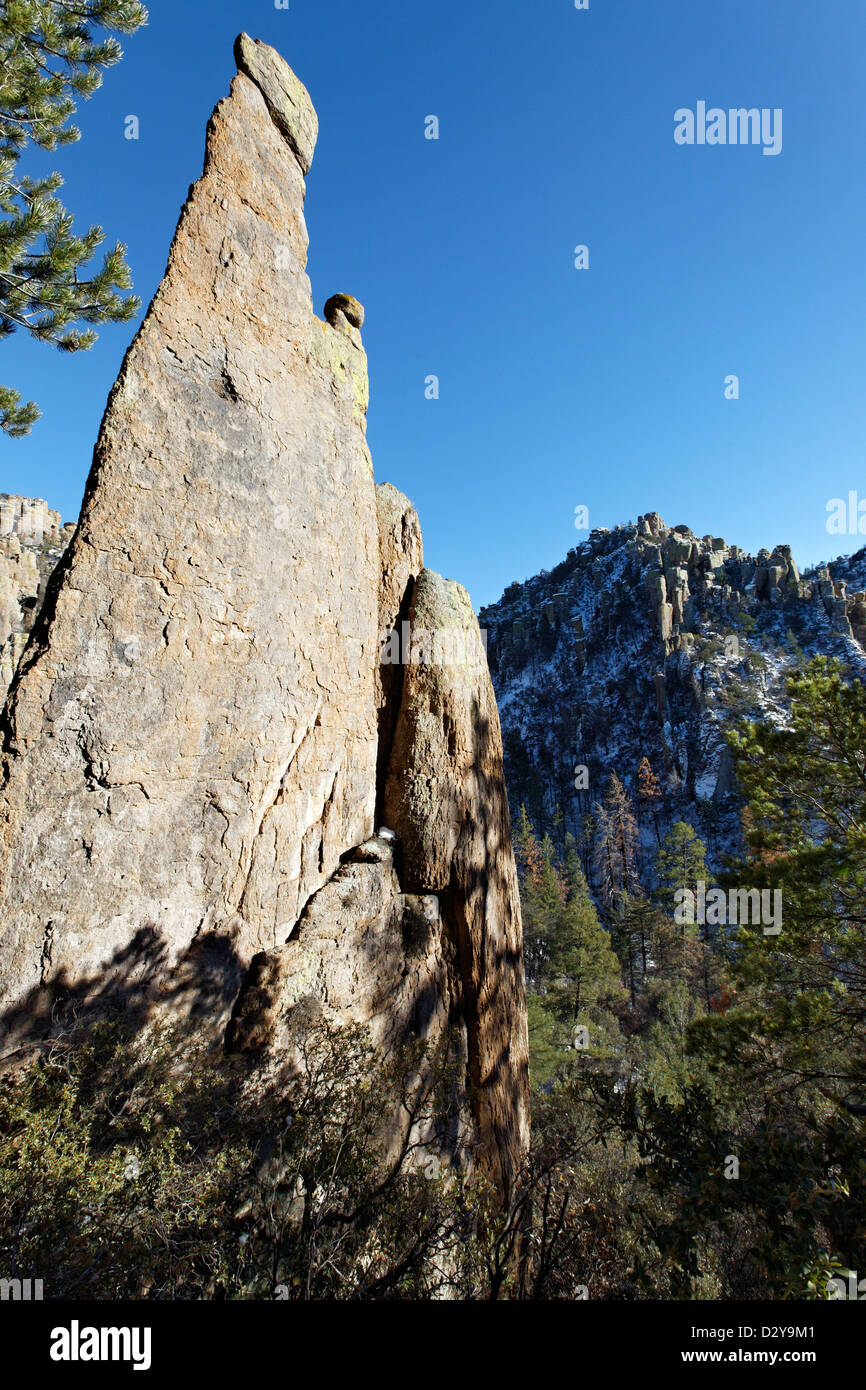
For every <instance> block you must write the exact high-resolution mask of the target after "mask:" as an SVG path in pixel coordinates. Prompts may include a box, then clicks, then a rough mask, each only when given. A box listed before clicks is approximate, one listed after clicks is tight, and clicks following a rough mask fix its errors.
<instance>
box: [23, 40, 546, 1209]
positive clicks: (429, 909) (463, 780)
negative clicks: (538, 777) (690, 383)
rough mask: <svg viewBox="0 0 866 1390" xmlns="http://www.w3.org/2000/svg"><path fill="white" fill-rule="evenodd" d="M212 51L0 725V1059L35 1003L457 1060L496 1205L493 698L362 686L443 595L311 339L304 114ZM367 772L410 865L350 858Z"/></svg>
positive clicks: (266, 63)
mask: <svg viewBox="0 0 866 1390" xmlns="http://www.w3.org/2000/svg"><path fill="white" fill-rule="evenodd" d="M235 52H236V58H237V63H238V69H239V70H238V74H237V76H236V77H235V78H234V79H233V81H232V84H231V90H230V93H229V95H228V96H227V97H226V98H225V99H224V100H222V101H220V102H219V104H218V105H217V107H216V109H215V111H214V113H213V115H212V117H211V120H210V123H209V125H208V131H207V143H206V152H205V162H204V172H203V174H202V176H201V178H200V179H199V180H198V182H197V183H196V184H195V185H194V186H193V188H192V189H191V191H190V195H189V199H188V201H187V203H186V205H185V207H184V208H183V210H182V212H181V216H180V221H179V223H178V227H177V231H176V234H175V238H174V241H173V243H172V247H171V251H170V255H169V260H168V267H167V270H166V274H165V277H164V279H163V281H162V283H161V285H160V286H159V289H158V290H157V293H156V295H155V297H154V299H153V302H152V303H151V305H150V308H149V310H148V312H147V315H146V317H145V319H144V322H143V323H142V326H141V328H140V329H139V332H138V333H137V335H136V337H135V340H134V341H133V343H132V345H131V347H130V349H129V351H128V353H127V355H126V358H125V360H124V363H123V366H122V368H121V371H120V375H119V377H118V379H117V382H116V384H115V386H114V388H113V389H112V392H111V395H110V397H109V401H108V406H107V410H106V413H105V416H104V418H103V422H102V426H101V429H100V432H99V437H98V440H97V443H96V447H95V451H94V458H93V465H92V468H91V472H90V475H89V478H88V482H87V488H86V493H85V499H84V504H83V508H82V513H81V517H80V520H79V523H78V527H77V529H76V531H75V534H74V536H73V538H72V540H71V543H69V545H68V546H67V548H66V549H65V552H64V553H63V554H62V558H61V559H59V563H57V567H56V569H54V572H53V575H52V577H51V580H50V582H49V583H48V585H47V589H45V591H44V594H43V593H42V592H41V591H40V595H39V597H40V602H41V608H40V609H39V611H38V616H37V617H36V618H35V621H34V622H33V624H32V632H31V633H30V636H29V640H27V644H26V647H25V650H24V652H23V655H21V656H20V660H19V661H18V664H17V669H16V670H15V674H14V677H13V679H12V684H11V686H10V690H9V694H8V698H7V701H6V705H5V708H4V710H3V715H2V735H3V752H2V764H0V1057H2V1056H4V1055H6V1056H8V1055H10V1053H12V1052H13V1051H14V1050H15V1049H16V1048H17V1047H18V1046H19V1044H21V1043H22V1040H26V1039H27V1037H28V1036H32V1035H34V1034H36V1033H38V1032H39V1030H40V1029H42V1030H44V1029H45V1028H46V1027H47V1026H48V1020H49V1018H50V1015H51V1012H52V1009H53V1008H54V1007H55V1005H56V1003H57V1001H63V1000H65V1001H66V1002H67V1003H68V1002H69V1001H70V1000H71V1001H72V1002H78V1003H81V1004H82V1005H86V1006H93V1005H94V1003H95V1004H96V1005H97V1006H98V1004H99V1002H100V1001H102V1000H105V999H107V998H108V997H111V998H112V999H114V1000H116V999H117V998H120V1000H121V1001H122V1002H123V1003H124V1005H125V1007H128V1008H132V1006H133V1002H134V1005H135V1007H136V1008H141V1009H142V1010H146V1009H147V1008H155V1007H157V1006H159V1007H160V1008H162V1009H167V1010H169V1011H170V1012H172V1013H173V1014H174V1015H175V1016H178V1017H182V1018H184V1019H187V1020H193V1022H194V1025H195V1027H196V1029H197V1030H198V1031H199V1032H201V1033H204V1034H207V1035H209V1036H211V1037H212V1038H214V1039H216V1040H221V1039H222V1037H223V1035H224V1034H225V1031H226V1028H227V1026H228V1030H229V1041H230V1043H231V1044H232V1045H233V1046H236V1047H239V1048H245V1049H249V1050H255V1049H257V1048H262V1049H265V1050H267V1051H270V1052H271V1053H273V1052H275V1051H277V1052H278V1051H279V1050H280V1048H281V1047H282V1046H284V1038H285V1036H286V1035H287V1034H286V1025H287V1021H289V1020H290V1019H291V1016H292V1014H293V1012H294V1011H295V1010H297V1008H298V1007H299V1006H300V1005H303V1007H304V1008H305V1009H308V1008H309V1007H310V1005H311V1002H312V1004H314V1005H315V1007H316V1008H317V1009H318V1010H319V1011H321V1012H323V1013H325V1014H327V1015H328V1016H329V1017H332V1018H333V1019H335V1020H337V1021H341V1020H342V1021H350V1020H351V1021H354V1022H361V1023H363V1024H364V1025H366V1026H368V1027H369V1028H370V1030H371V1033H372V1035H373V1037H374V1038H375V1040H376V1041H377V1043H378V1044H379V1045H381V1046H382V1047H383V1048H390V1047H397V1046H399V1045H400V1044H401V1043H402V1042H404V1041H406V1040H408V1039H411V1038H423V1039H430V1040H432V1041H437V1040H439V1039H440V1038H441V1039H444V1038H446V1037H447V1038H451V1039H453V1041H452V1042H451V1043H449V1046H451V1047H452V1055H453V1057H454V1058H456V1059H457V1061H458V1063H459V1065H460V1067H462V1073H463V1077H464V1093H465V1126H464V1128H465V1131H466V1133H467V1134H468V1132H469V1131H470V1130H471V1131H472V1133H473V1135H474V1136H475V1139H474V1141H473V1142H477V1146H478V1148H479V1151H480V1153H481V1156H482V1162H483V1163H484V1164H485V1165H486V1166H487V1167H488V1168H489V1169H490V1171H491V1172H493V1173H494V1174H495V1175H496V1176H497V1178H498V1179H500V1180H501V1181H503V1182H504V1183H506V1184H507V1181H508V1173H509V1172H510V1171H511V1168H512V1167H513V1165H514V1163H516V1162H517V1161H518V1160H519V1158H520V1155H521V1153H522V1151H523V1146H524V1144H525V1140H526V1102H527V1077H526V1046H525V1044H526V1017H525V1005H524V1001H523V994H522V984H521V985H520V987H519V988H518V987H517V986H516V984H515V979H516V976H514V962H515V960H517V959H518V958H519V956H520V913H519V905H518V902H517V898H516V892H515V878H514V862H513V857H512V853H511V847H510V839H509V836H508V809H507V802H506V800H505V792H504V782H503V779H502V762H501V741H500V739H499V724H498V718H497V716H496V708H495V704H494V702H493V695H492V687H491V685H490V679H489V676H488V674H487V668H486V665H483V664H482V666H481V667H480V668H478V669H475V668H473V669H472V671H471V673H470V674H469V675H468V676H466V675H465V674H464V673H461V672H460V671H454V670H453V669H450V668H449V669H448V670H447V671H445V672H440V671H438V670H435V669H433V668H432V667H428V668H426V669H425V668H424V667H423V666H422V667H419V668H417V669H416V668H404V667H403V666H402V665H398V666H396V667H394V666H385V665H382V664H381V663H380V639H381V634H382V631H383V630H388V629H390V628H394V627H398V626H400V625H401V624H402V623H403V622H405V621H407V619H408V618H409V617H410V616H411V613H412V612H413V611H415V612H420V609H419V605H421V604H423V603H424V602H425V601H426V600H425V599H424V595H425V594H427V595H429V594H431V593H435V594H439V590H438V589H437V588H436V583H437V582H438V584H439V585H444V584H445V581H442V580H439V579H438V576H431V574H430V572H429V571H422V565H423V558H422V545H421V532H420V526H419V524H418V518H417V515H416V514H415V511H414V508H413V507H412V506H411V504H410V502H409V501H408V500H407V499H406V498H405V497H403V496H402V494H401V493H399V492H397V490H396V489H394V488H392V487H390V486H389V485H382V486H380V487H379V488H378V489H377V488H376V486H375V484H374V481H373V472H372V464H371V460H370V455H369V451H368V448H367V443H366V409H367V401H368V385H367V366H366V356H365V353H364V348H363V343H362V340H361V333H360V327H361V324H362V322H363V310H362V309H361V306H360V305H359V304H358V303H357V301H355V300H353V299H352V298H351V296H345V295H339V296H335V297H334V300H333V301H328V303H329V305H330V309H329V318H330V319H331V320H333V322H328V321H322V320H320V319H318V318H317V317H316V316H315V314H314V312H313V300H312V294H311V288H310V282H309V279H308V277H307V274H306V269H305V267H306V257H307V232H306V226H305V223H304V215H303V205H304V197H305V183H304V178H305V174H306V172H307V170H308V169H309V167H310V162H311V160H312V156H313V150H314V147H315V140H316V132H317V120H316V115H315V111H314V110H313V107H312V104H311V102H310V100H309V97H308V95H307V93H306V90H305V89H304V87H303V86H302V84H301V83H300V82H299V81H298V79H297V78H296V77H295V75H294V73H292V71H291V69H290V68H289V67H288V65H287V64H286V63H285V62H284V61H283V59H282V58H280V57H279V55H278V54H276V53H275V52H274V51H273V50H272V49H269V48H267V47H266V46H265V45H263V44H261V43H257V42H254V41H253V40H251V39H249V38H248V37H247V36H246V35H242V36H241V37H240V39H239V40H238V42H237V45H236V49H235ZM52 515H53V514H52ZM66 539H67V538H66V537H64V542H65V540H66ZM13 548H14V547H13ZM61 549H62V547H61ZM59 554H60V551H58V556H59ZM57 558H58V557H57V556H55V557H54V559H55V560H56V559H57ZM40 582H41V581H40ZM458 590H459V586H453V589H452V588H450V587H447V586H446V588H445V589H444V590H443V592H444V593H445V594H447V595H449V596H450V597H451V598H452V599H453V600H454V603H456V609H455V612H456V614H457V619H456V620H457V621H458V623H459V625H460V626H461V630H462V631H463V632H464V633H469V634H470V637H471V641H472V642H475V643H478V644H479V645H480V639H479V638H478V627H477V622H476V621H475V617H474V614H473V613H472V609H471V605H470V604H469V600H468V596H466V595H465V594H464V592H463V591H462V590H459V593H458ZM455 595H456V597H455ZM452 606H453V605H452ZM425 613H426V616H425V621H426V619H427V618H429V619H430V620H435V621H439V620H440V619H441V620H442V621H443V622H447V623H449V624H453V621H454V614H453V613H451V612H450V610H449V612H447V613H446V612H445V611H444V610H443V611H442V612H433V611H431V612H426V610H425ZM15 655H16V660H17V658H18V655H19V652H17V651H16V654H15ZM467 680H468V681H469V682H470V684H469V686H468V687H467V685H466V681H467ZM428 689H429V691H433V692H434V693H435V701H434V699H433V696H432V695H431V696H430V697H429V698H428V697H427V696H425V694H424V692H425V690H428ZM425 699H427V705H426V706H425V710H426V713H425V718H424V720H423V721H422V720H420V718H419V711H420V710H421V707H422V705H423V704H424V700H425ZM407 700H408V701H409V703H408V705H407V706H406V712H405V714H404V705H405V704H406V701H407ZM434 705H435V708H434ZM437 718H439V719H440V727H439V729H438V732H437V729H436V727H435V723H436V719H437ZM455 721H457V722H456V729H457V734H456V742H455V741H454V738H453V737H452V735H453V733H454V728H453V727H452V726H454V725H455ZM425 759H429V764H430V766H429V771H430V776H431V777H432V778H433V782H432V783H431V786H432V787H433V789H434V792H435V796H434V799H433V800H432V801H431V800H429V798H428V799H427V800H423V799H419V793H418V791H417V789H418V787H420V785H421V772H422V771H423V764H424V760H425ZM449 760H450V761H449ZM473 760H474V761H473ZM401 768H402V771H401ZM386 771H387V772H388V775H389V782H388V785H389V787H396V786H398V785H399V784H400V781H401V777H403V778H404V780H405V786H406V789H407V792H408V794H409V795H408V800H406V799H404V801H403V802H401V812H400V816H401V827H402V833H403V834H404V836H405V851H404V846H403V845H402V844H401V842H400V839H399V835H400V833H401V830H400V828H398V827H396V826H395V827H393V828H394V829H397V830H398V840H397V841H392V840H387V839H376V838H373V836H374V829H375V827H376V826H377V825H382V824H386V825H387V824H389V822H388V821H387V820H385V821H383V820H382V819H381V815H380V813H381V810H382V804H383V799H384V792H385V776H386ZM428 822H429V824H428ZM432 822H438V826H439V830H438V831H437V832H436V833H431V824H432ZM440 832H441V833H440ZM424 846H428V847H429V850H430V863H429V866H426V867H425V865H424V864H422V863H421V861H420V858H419V854H420V848H419V847H424ZM440 889H441V890H442V896H441V899H440V898H439V897H437V893H438V892H439V890H440ZM506 1106H510V1107H511V1110H510V1113H509V1114H506V1113H505V1109H504V1107H506Z"/></svg>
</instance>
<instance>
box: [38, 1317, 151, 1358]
mask: <svg viewBox="0 0 866 1390" xmlns="http://www.w3.org/2000/svg"><path fill="white" fill-rule="evenodd" d="M150 1341H151V1329H150V1328H149V1327H82V1326H81V1325H80V1323H79V1322H78V1319H77V1318H73V1319H72V1321H71V1323H70V1324H69V1326H68V1327H54V1328H52V1330H51V1351H50V1354H51V1360H52V1361H131V1362H132V1369H133V1370H134V1371H149V1370H150Z"/></svg>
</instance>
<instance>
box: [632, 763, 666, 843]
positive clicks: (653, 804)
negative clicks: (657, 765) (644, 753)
mask: <svg viewBox="0 0 866 1390" xmlns="http://www.w3.org/2000/svg"><path fill="white" fill-rule="evenodd" d="M637 799H638V803H639V804H640V805H642V806H645V807H646V808H647V809H648V810H649V812H650V815H651V816H652V822H653V826H654V827H655V832H656V840H657V841H658V843H659V844H661V832H660V831H659V818H658V804H659V802H660V801H661V799H662V792H661V787H660V786H659V782H658V778H657V777H656V775H655V773H654V772H653V770H652V767H651V766H650V761H649V758H646V757H643V758H641V760H640V763H639V764H638V769H637Z"/></svg>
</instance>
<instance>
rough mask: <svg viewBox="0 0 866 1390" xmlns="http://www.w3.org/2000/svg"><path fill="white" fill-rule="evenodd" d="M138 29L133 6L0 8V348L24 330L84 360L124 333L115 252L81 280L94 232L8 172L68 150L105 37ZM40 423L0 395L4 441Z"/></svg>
mask: <svg viewBox="0 0 866 1390" xmlns="http://www.w3.org/2000/svg"><path fill="white" fill-rule="evenodd" d="M146 20H147V11H146V10H145V9H144V7H143V6H142V5H141V4H139V3H138V0H5V3H4V4H3V5H2V6H0V211H2V213H3V214H4V216H3V218H2V219H0V338H5V337H8V336H9V335H10V334H11V333H14V332H15V330H16V329H19V328H23V329H26V330H27V332H29V333H30V334H32V336H33V337H34V338H37V339H38V340H39V341H40V342H44V343H52V344H54V345H55V346H56V347H58V348H60V349H61V350H62V351H64V352H78V351H80V350H81V349H83V348H89V347H91V346H92V345H93V343H94V342H95V340H96V334H95V333H94V331H93V329H92V327H83V326H81V325H92V324H98V323H123V322H127V321H128V320H129V319H131V318H133V317H134V316H135V314H137V312H138V310H139V308H140V307H141V306H140V302H139V300H138V299H136V298H135V297H134V296H133V295H127V296H126V297H124V295H123V294H122V293H121V292H122V291H125V290H129V289H130V287H131V283H132V282H131V277H130V272H129V267H128V266H127V264H126V260H125V255H126V248H125V247H124V246H122V245H121V244H120V243H118V244H117V245H116V246H115V247H114V248H113V250H111V251H109V252H108V253H107V254H106V255H105V257H104V259H103V263H102V266H101V267H100V268H99V269H97V270H95V271H93V273H92V274H90V276H89V278H87V276H86V275H85V274H82V272H84V271H85V268H86V267H88V266H89V264H90V262H91V261H92V259H93V257H94V255H95V254H96V251H97V249H98V247H99V246H100V245H101V243H102V242H103V241H104V239H105V238H104V233H103V231H102V229H101V228H100V227H95V226H94V227H91V228H90V229H89V230H88V231H87V232H86V233H85V234H84V235H83V236H77V235H76V234H75V233H74V231H73V218H72V216H71V215H70V214H69V213H68V212H67V211H66V209H65V208H64V206H63V204H62V203H61V202H60V200H59V198H57V196H56V194H57V190H58V189H59V188H60V186H61V185H62V182H63V180H62V178H61V176H60V175H59V174H57V173H52V174H49V175H47V176H45V177H41V178H31V177H29V176H27V175H25V174H21V173H19V172H18V165H19V161H20V160H21V158H22V156H23V155H24V154H25V152H26V150H27V148H28V146H29V145H31V144H32V145H35V146H36V147H37V148H38V149H41V150H54V149H56V148H57V147H58V146H61V145H68V144H70V143H72V142H73V141H75V140H77V139H78V138H79V136H80V131H79V130H78V128H77V127H76V126H73V125H70V124H69V120H70V118H71V116H72V115H73V113H74V111H75V109H76V107H75V103H76V100H77V99H79V98H87V97H89V96H91V95H92V93H93V92H94V91H95V90H96V89H97V87H98V86H99V85H100V83H101V81H102V69H103V68H107V67H109V66H111V65H112V64H113V63H116V62H117V61H118V59H119V58H120V57H121V56H122V52H121V48H120V44H119V43H118V41H117V39H116V38H114V37H111V36H109V37H106V38H100V37H98V36H97V34H96V31H97V30H103V31H105V32H106V33H108V34H109V35H111V33H112V31H114V32H117V33H132V32H134V31H135V30H136V29H137V28H139V27H140V25H142V24H144V23H145V22H146ZM38 418H39V409H38V407H37V406H36V404H35V402H33V401H28V402H26V403H25V404H22V403H21V395H20V392H18V391H15V390H13V389H12V388H11V387H7V386H3V387H0V428H2V429H3V430H5V431H6V433H7V434H9V435H10V436H12V437H13V438H17V437H20V436H21V435H24V434H28V433H29V432H30V429H31V428H32V426H33V424H34V423H35V421H36V420H37V419H38Z"/></svg>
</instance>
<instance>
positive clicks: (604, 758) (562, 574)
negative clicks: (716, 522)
mask: <svg viewBox="0 0 866 1390" xmlns="http://www.w3.org/2000/svg"><path fill="white" fill-rule="evenodd" d="M864 588H866V566H864V563H863V558H862V554H861V556H860V557H859V558H858V557H857V556H855V557H853V558H852V559H851V560H848V561H841V560H840V561H836V562H834V563H833V564H831V565H830V566H825V567H821V568H817V569H815V570H814V571H811V572H809V573H807V574H803V575H801V574H800V572H799V570H798V568H797V565H796V563H795V561H794V559H793V556H792V554H791V550H790V547H789V546H785V545H780V546H777V547H775V549H773V550H772V551H771V550H762V551H761V552H760V553H759V554H758V555H756V556H752V555H748V554H747V553H746V552H744V551H743V550H741V549H740V548H739V547H738V546H736V545H730V544H728V543H727V542H726V541H725V540H723V539H722V538H720V537H714V536H703V537H698V536H696V535H694V533H693V532H692V531H691V530H690V529H689V527H687V526H673V527H669V526H666V525H665V523H664V522H663V521H662V519H661V517H659V516H658V515H657V514H656V513H650V514H648V515H646V516H643V517H640V518H639V520H638V522H637V523H636V524H635V523H629V524H628V525H625V526H618V527H616V528H614V529H613V530H607V529H599V530H596V531H593V532H592V534H591V535H590V536H589V539H588V540H586V541H584V542H583V544H582V545H580V546H578V547H576V548H575V549H574V550H572V551H570V552H569V554H568V556H567V557H566V559H565V560H563V561H562V563H561V564H559V565H557V566H556V567H555V569H553V570H551V571H550V572H549V573H547V572H543V573H542V574H539V575H536V576H534V577H533V578H531V579H529V580H527V581H526V582H525V583H515V584H512V585H511V586H510V587H509V588H508V589H507V590H506V592H505V594H504V595H503V597H502V598H501V599H500V600H499V602H498V603H496V604H492V605H491V606H490V607H488V608H486V609H484V610H482V612H481V614H480V621H481V624H482V626H483V627H484V628H485V629H486V631H487V641H488V651H489V656H490V666H491V671H492V673H493V681H494V686H495V689H496V694H497V697H498V701H499V710H500V716H501V720H502V729H503V735H504V740H505V762H506V772H507V776H508V784H509V793H510V796H511V801H512V805H513V806H519V805H520V804H521V803H525V804H526V806H527V810H528V812H529V814H530V816H531V818H532V819H533V820H534V822H535V824H536V826H537V827H539V828H541V827H549V826H550V825H551V824H552V822H553V818H554V815H555V812H556V808H557V806H558V807H560V808H561V810H562V812H563V816H564V827H565V828H567V829H569V830H571V831H572V832H573V833H574V834H575V835H576V836H577V838H578V839H580V838H581V829H582V821H583V818H584V816H585V815H586V813H587V812H588V811H589V810H590V808H591V806H592V804H593V803H594V802H595V801H596V800H597V799H598V797H599V796H600V794H601V792H602V790H603V787H604V785H605V782H606V780H607V778H608V777H609V776H610V774H611V772H614V771H615V772H616V773H617V774H618V776H619V777H620V779H621V780H622V781H623V782H624V783H625V784H626V786H627V787H628V788H629V789H630V791H631V792H632V793H633V794H634V793H635V792H636V789H637V770H638V765H639V763H640V760H641V758H643V757H647V758H648V760H649V762H650V765H651V768H652V770H653V772H654V774H655V776H656V777H657V779H658V781H659V784H660V787H661V790H662V793H663V796H664V804H663V806H662V807H661V808H660V815H661V818H662V828H664V823H665V822H666V823H668V824H669V823H670V822H671V821H672V820H675V819H680V818H684V819H687V820H690V821H691V822H692V823H693V824H694V825H695V826H696V828H697V829H698V830H699V832H700V833H701V834H702V835H703V836H704V837H705V838H706V839H707V840H708V841H709V844H710V848H711V851H712V852H713V855H714V857H715V858H716V859H718V858H719V857H720V856H721V855H722V854H723V853H725V852H727V851H728V850H731V849H733V848H734V847H735V844H736V842H737V838H738V833H739V820H738V809H737V800H736V790H735V788H734V786H733V781H732V776H731V765H730V761H729V759H728V755H727V748H726V744H725V735H726V732H727V729H728V727H729V726H730V723H731V721H732V720H733V719H734V718H736V717H738V716H742V715H753V716H760V717H765V718H771V719H777V718H781V717H782V716H783V714H784V685H785V678H786V675H787V673H788V672H789V671H790V669H791V667H792V666H793V665H794V664H796V663H797V662H799V661H801V660H802V658H803V656H809V655H812V654H815V653H826V654H828V655H833V656H837V657H838V658H839V659H840V660H841V661H842V662H843V663H845V664H846V665H847V666H848V667H849V668H850V669H852V670H853V671H854V672H856V673H858V674H860V675H861V676H862V675H866V652H864V643H866V627H864V618H866V595H864V593H863V589H864ZM581 769H585V772H583V773H582V772H581ZM643 830H644V833H645V835H646V838H647V842H648V847H652V846H654V845H655V841H656V838H657V834H656V831H657V827H656V826H655V824H650V823H649V821H647V823H646V824H645V825H644V826H643Z"/></svg>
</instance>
